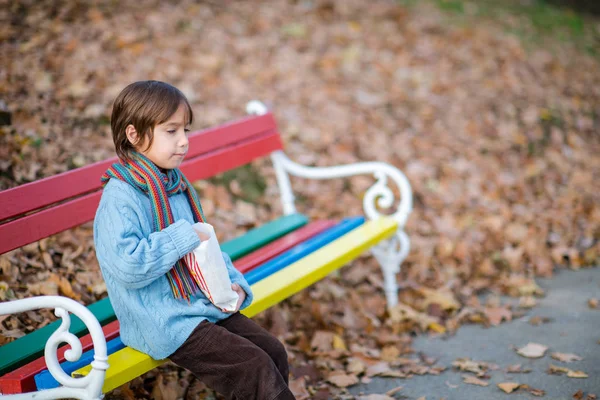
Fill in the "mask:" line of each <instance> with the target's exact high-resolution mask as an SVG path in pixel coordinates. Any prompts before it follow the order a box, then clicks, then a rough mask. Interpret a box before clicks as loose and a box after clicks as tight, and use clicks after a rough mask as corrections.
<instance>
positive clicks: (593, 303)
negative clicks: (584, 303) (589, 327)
mask: <svg viewBox="0 0 600 400" xmlns="http://www.w3.org/2000/svg"><path fill="white" fill-rule="evenodd" d="M598 304H599V302H598V299H596V298H592V299H589V300H588V306H589V307H590V308H592V309H597V308H598Z"/></svg>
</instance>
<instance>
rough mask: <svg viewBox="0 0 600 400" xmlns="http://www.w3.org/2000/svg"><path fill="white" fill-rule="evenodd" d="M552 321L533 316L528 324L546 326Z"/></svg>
mask: <svg viewBox="0 0 600 400" xmlns="http://www.w3.org/2000/svg"><path fill="white" fill-rule="evenodd" d="M551 320H552V319H551V318H548V317H539V316H537V315H536V316H534V317H531V318H529V323H530V324H531V325H534V326H537V325H541V324H547V323H548V322H550V321H551Z"/></svg>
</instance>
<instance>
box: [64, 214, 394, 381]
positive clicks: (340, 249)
mask: <svg viewBox="0 0 600 400" xmlns="http://www.w3.org/2000/svg"><path fill="white" fill-rule="evenodd" d="M396 228H397V223H396V221H394V220H392V219H391V218H380V219H378V220H376V221H368V222H366V223H364V224H363V225H361V226H359V227H358V228H356V229H353V230H352V231H350V232H348V233H347V234H345V235H343V236H341V237H340V238H339V239H336V240H334V241H333V242H331V243H330V244H328V245H326V246H324V247H322V248H321V249H319V250H317V251H315V252H313V253H311V254H309V255H308V256H306V257H304V258H302V259H301V260H298V261H296V262H295V263H293V264H291V265H289V266H287V267H286V268H284V269H282V270H281V271H278V272H276V273H274V274H272V275H271V276H269V277H267V278H265V279H263V280H261V281H259V282H257V283H255V284H254V285H252V292H253V293H254V300H253V302H252V304H251V305H250V306H249V307H247V308H246V309H244V310H243V311H242V314H244V315H246V316H247V317H252V316H254V315H256V314H258V313H259V312H261V311H263V310H266V309H267V308H269V307H271V306H272V305H274V304H277V303H279V302H280V301H281V300H283V299H285V298H287V297H290V296H291V295H293V294H295V293H298V292H299V291H301V290H302V289H304V288H306V287H308V286H310V285H311V284H313V283H315V282H317V281H319V280H321V279H322V278H324V277H325V276H327V274H329V273H330V272H332V271H334V270H336V269H338V268H340V267H341V266H343V265H345V264H347V263H348V262H350V261H352V260H353V259H355V258H357V257H358V256H359V255H361V254H362V253H364V252H365V250H367V249H369V248H370V247H372V246H374V245H375V244H377V243H378V242H380V241H381V240H383V239H386V238H388V237H390V236H392V235H393V234H394V232H395V231H396ZM165 361H166V360H154V359H152V358H151V357H150V356H148V355H146V354H144V353H141V352H139V351H137V350H134V349H132V348H130V347H126V348H124V349H122V350H119V351H117V352H115V353H113V354H111V355H109V356H108V364H109V365H110V367H109V368H108V370H107V371H106V378H105V381H104V386H103V387H102V391H103V392H104V393H108V392H109V391H111V390H113V389H115V388H117V387H119V386H121V385H123V384H124V383H127V382H129V381H131V380H132V379H133V378H136V377H138V376H140V375H142V374H144V373H146V372H148V371H150V370H152V369H153V368H155V367H157V366H159V365H161V364H163V363H164V362H165ZM90 371H91V366H90V365H88V366H86V367H83V368H81V369H79V370H77V371H75V372H73V376H85V375H87V374H88V373H89V372H90Z"/></svg>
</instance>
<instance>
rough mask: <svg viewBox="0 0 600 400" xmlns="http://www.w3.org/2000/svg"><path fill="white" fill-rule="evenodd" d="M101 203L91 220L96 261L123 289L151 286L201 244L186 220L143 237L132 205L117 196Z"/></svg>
mask: <svg viewBox="0 0 600 400" xmlns="http://www.w3.org/2000/svg"><path fill="white" fill-rule="evenodd" d="M103 197H104V196H103ZM102 200H103V201H102V202H101V204H100V207H99V209H98V212H97V214H96V219H95V221H94V240H95V242H96V243H95V244H96V251H97V253H98V260H99V261H100V262H101V265H102V266H103V267H104V268H106V269H108V270H109V272H110V273H111V275H112V276H114V278H115V279H116V280H117V281H118V282H119V283H120V284H122V285H123V286H124V287H126V288H131V289H139V288H142V287H145V286H147V285H149V284H151V283H152V282H153V281H155V280H156V279H158V278H160V277H161V276H163V275H164V274H165V273H167V272H168V271H169V270H170V269H171V268H172V267H173V265H174V264H175V263H176V262H177V261H178V260H179V259H180V258H181V257H183V256H184V255H185V254H187V253H189V252H190V251H192V250H193V249H194V248H195V247H197V246H198V245H199V244H200V239H199V238H198V236H197V235H196V233H195V232H194V229H193V228H192V225H191V224H190V223H189V222H188V221H186V220H179V221H177V222H175V223H173V224H171V225H169V226H168V227H166V228H165V229H163V230H161V231H159V232H153V233H151V234H150V235H149V236H146V235H144V233H143V231H142V225H141V221H140V219H139V215H138V214H137V213H136V211H135V205H134V204H130V203H128V201H127V199H124V198H120V197H119V198H115V197H107V198H103V199H102Z"/></svg>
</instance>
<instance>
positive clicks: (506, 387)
mask: <svg viewBox="0 0 600 400" xmlns="http://www.w3.org/2000/svg"><path fill="white" fill-rule="evenodd" d="M519 386H521V384H520V383H516V382H503V383H498V387H499V388H500V389H501V390H502V391H504V392H505V393H512V392H514V391H515V390H517V389H518V388H519Z"/></svg>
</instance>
